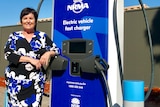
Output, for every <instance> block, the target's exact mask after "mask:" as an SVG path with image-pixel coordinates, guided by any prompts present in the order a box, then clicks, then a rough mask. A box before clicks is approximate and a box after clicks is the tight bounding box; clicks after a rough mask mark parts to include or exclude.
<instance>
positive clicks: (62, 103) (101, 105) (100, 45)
mask: <svg viewBox="0 0 160 107" xmlns="http://www.w3.org/2000/svg"><path fill="white" fill-rule="evenodd" d="M74 38H83V39H89V40H93V42H94V49H93V50H94V51H93V55H100V57H102V58H104V59H105V60H106V61H107V60H108V0H101V1H99V0H94V1H93V0H54V15H53V40H54V42H55V43H56V44H57V46H58V47H60V48H62V42H63V41H64V40H69V39H74ZM69 70H70V65H68V69H67V70H66V71H65V72H64V73H63V74H62V75H60V76H54V75H52V86H51V107H106V98H105V97H106V95H105V92H104V89H103V86H102V83H101V81H100V79H99V78H95V79H93V80H89V79H84V78H81V77H80V76H73V75H71V74H70V73H69V72H70V71H69Z"/></svg>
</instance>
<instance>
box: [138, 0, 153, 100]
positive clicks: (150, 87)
mask: <svg viewBox="0 0 160 107" xmlns="http://www.w3.org/2000/svg"><path fill="white" fill-rule="evenodd" d="M139 3H140V5H141V7H142V11H143V15H144V19H145V24H146V27H147V31H148V38H149V46H150V55H151V80H150V85H149V89H148V91H147V93H146V95H145V100H147V99H148V97H149V95H150V93H151V91H152V87H153V82H154V55H153V48H152V47H153V46H152V38H151V33H150V29H149V24H148V20H147V15H146V11H145V9H144V6H143V2H142V0H139Z"/></svg>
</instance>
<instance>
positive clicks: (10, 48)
mask: <svg viewBox="0 0 160 107" xmlns="http://www.w3.org/2000/svg"><path fill="white" fill-rule="evenodd" d="M16 40H17V39H16V37H15V36H14V35H13V33H12V34H10V35H9V38H8V40H7V42H6V45H5V46H4V58H5V59H6V60H8V61H9V62H10V63H14V64H18V62H19V59H20V55H18V54H16Z"/></svg>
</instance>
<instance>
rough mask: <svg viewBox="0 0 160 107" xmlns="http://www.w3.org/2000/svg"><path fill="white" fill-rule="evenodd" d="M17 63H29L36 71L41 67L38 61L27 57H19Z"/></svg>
mask: <svg viewBox="0 0 160 107" xmlns="http://www.w3.org/2000/svg"><path fill="white" fill-rule="evenodd" d="M19 62H30V63H31V64H32V65H34V66H35V67H36V69H37V70H38V69H40V68H41V66H42V64H41V62H40V60H38V59H33V58H31V57H27V56H21V57H20V59H19Z"/></svg>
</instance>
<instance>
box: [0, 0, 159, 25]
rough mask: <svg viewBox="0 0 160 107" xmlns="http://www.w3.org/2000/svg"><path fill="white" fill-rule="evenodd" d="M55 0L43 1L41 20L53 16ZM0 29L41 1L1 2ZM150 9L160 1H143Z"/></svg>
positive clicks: (134, 1) (133, 1)
mask: <svg viewBox="0 0 160 107" xmlns="http://www.w3.org/2000/svg"><path fill="white" fill-rule="evenodd" d="M52 1H53V0H43V3H42V5H41V8H40V12H39V18H51V17H52V14H53V11H52V9H53V5H52V4H53V2H52ZM0 2H1V3H0V27H1V26H10V25H16V24H17V23H18V22H19V15H20V12H21V10H22V9H23V8H25V7H32V8H34V9H36V10H37V8H38V4H39V2H40V0H0ZM142 2H143V3H144V4H147V5H148V6H150V7H160V0H142ZM132 5H139V2H138V0H124V7H127V6H132Z"/></svg>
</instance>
